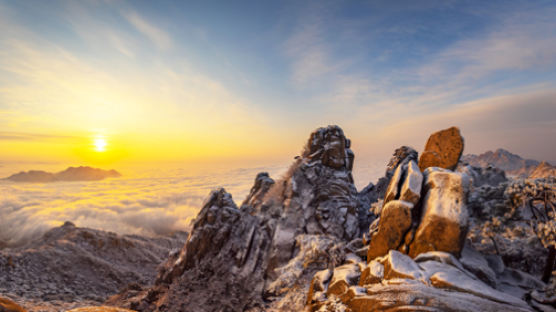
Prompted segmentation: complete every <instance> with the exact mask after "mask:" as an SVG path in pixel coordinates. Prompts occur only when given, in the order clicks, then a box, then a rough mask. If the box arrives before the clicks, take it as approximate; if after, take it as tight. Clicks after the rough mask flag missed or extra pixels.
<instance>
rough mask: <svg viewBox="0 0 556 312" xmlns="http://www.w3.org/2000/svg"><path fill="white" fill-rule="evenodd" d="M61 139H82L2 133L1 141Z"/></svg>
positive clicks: (67, 136)
mask: <svg viewBox="0 0 556 312" xmlns="http://www.w3.org/2000/svg"><path fill="white" fill-rule="evenodd" d="M60 139H63V140H79V139H82V138H80V137H77V136H70V135H56V134H42V133H24V132H10V131H0V140H15V141H39V140H40V141H42V140H60Z"/></svg>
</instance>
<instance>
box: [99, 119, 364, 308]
mask: <svg viewBox="0 0 556 312" xmlns="http://www.w3.org/2000/svg"><path fill="white" fill-rule="evenodd" d="M349 147H350V141H349V140H348V139H347V138H346V137H345V136H344V133H343V131H342V130H341V129H340V128H339V127H338V126H328V127H325V128H319V129H317V130H316V131H315V132H313V133H312V134H311V136H310V138H309V140H308V142H307V144H306V146H305V148H304V150H303V153H302V155H301V157H297V158H296V161H295V162H294V163H293V164H292V166H291V167H290V169H289V171H288V172H287V173H286V175H285V176H284V178H282V179H280V180H278V181H274V180H272V179H271V178H270V177H269V176H268V175H267V174H264V173H261V174H259V175H258V176H257V178H256V179H255V185H254V186H253V188H252V189H251V192H250V194H249V195H248V197H247V199H246V200H245V201H244V202H243V204H242V206H241V208H238V207H237V206H236V204H235V203H234V201H233V200H232V197H231V195H230V194H228V193H226V191H225V190H224V189H220V190H216V191H214V192H212V193H211V195H210V196H209V199H208V200H207V201H206V202H205V204H204V205H203V208H202V209H201V211H200V212H199V215H198V216H197V218H196V219H195V221H194V224H193V229H192V232H191V234H190V236H189V238H188V240H187V242H186V244H185V246H184V247H183V248H182V250H181V251H180V253H179V254H176V255H174V256H173V257H172V258H171V259H170V260H169V261H168V262H167V263H166V264H165V265H164V267H163V268H162V269H161V270H160V271H159V273H158V277H157V280H156V282H155V284H154V285H153V286H152V287H150V288H147V289H143V290H141V291H136V290H127V291H125V292H124V293H121V294H120V295H119V296H116V297H114V298H112V299H111V300H110V301H109V303H117V304H120V305H123V306H125V307H128V308H131V309H135V310H138V311H153V310H157V311H183V310H184V309H186V307H187V309H190V310H195V311H214V310H227V309H228V310H231V311H243V310H246V309H255V310H264V309H267V308H272V307H275V308H276V307H282V308H284V306H282V304H286V305H289V308H290V309H294V310H295V309H302V308H303V305H304V303H305V294H304V292H302V293H301V295H299V294H298V296H295V295H292V293H291V292H290V290H291V289H292V288H296V287H305V286H306V285H308V283H309V281H310V279H311V278H312V274H313V273H314V272H315V271H317V270H319V269H324V268H326V267H328V266H329V265H330V264H331V263H337V262H341V261H343V257H344V255H345V249H347V250H350V251H355V250H356V249H357V248H360V247H362V245H357V244H358V243H357V241H355V242H354V243H353V244H352V245H350V246H344V247H342V248H340V247H337V246H341V244H340V243H339V242H341V241H348V242H349V241H351V240H353V239H356V238H357V237H359V235H360V222H365V223H366V224H368V223H369V222H370V221H369V220H367V217H368V213H367V211H366V210H368V207H363V208H362V207H361V202H360V201H359V199H358V194H357V190H356V189H355V186H354V185H353V178H352V176H351V169H352V167H353V161H354V157H353V152H351V150H350V149H349ZM360 214H361V215H362V216H360ZM321 248H322V249H321ZM287 296H293V297H288V299H285V300H286V301H283V299H284V298H285V297H287ZM284 302H286V303H284ZM216 307H219V308H216ZM295 307H297V308H295Z"/></svg>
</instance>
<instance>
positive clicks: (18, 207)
mask: <svg viewBox="0 0 556 312" xmlns="http://www.w3.org/2000/svg"><path fill="white" fill-rule="evenodd" d="M287 167H288V165H275V166H265V167H253V168H235V169H229V168H228V169H217V168H205V169H202V170H200V169H198V168H197V169H196V170H192V169H185V168H166V169H159V168H156V169H155V168H150V169H146V168H142V169H135V170H128V171H126V170H121V173H122V177H121V178H112V179H106V180H102V181H92V182H53V183H15V182H10V181H6V180H0V243H3V244H8V245H12V246H13V245H21V244H23V243H25V242H27V241H29V240H31V239H35V238H37V237H40V236H41V235H42V234H43V233H44V232H46V231H47V230H49V229H50V228H52V227H55V226H60V225H62V224H63V223H64V222H65V221H71V222H73V223H75V224H76V225H77V226H80V227H90V228H95V229H101V230H106V231H112V232H116V233H120V234H140V235H149V236H153V235H166V234H170V233H172V232H174V231H183V230H187V229H188V227H189V224H190V221H191V220H192V219H193V218H195V216H196V215H197V213H198V211H199V209H200V208H201V207H202V204H203V201H204V199H205V198H206V197H207V196H208V194H209V193H210V191H211V190H213V189H215V188H218V187H224V188H225V189H226V190H227V191H228V192H230V193H231V194H232V196H233V198H234V200H235V202H236V203H237V204H238V205H240V204H241V202H242V201H243V200H244V199H245V197H246V196H247V194H248V193H249V190H250V188H251V187H252V185H253V182H254V179H255V176H256V175H257V173H258V172H261V171H267V172H269V174H270V175H271V177H273V178H274V179H277V178H279V177H280V176H281V174H282V173H284V172H285V171H286V169H287ZM28 169H35V168H28ZM59 169H60V170H61V169H64V168H59ZM356 169H357V168H356ZM9 170H10V168H9V167H6V166H3V168H2V170H0V173H4V176H5V172H8V171H9ZM359 171H360V172H361V174H357V172H354V177H355V180H356V185H357V188H358V189H361V188H363V187H364V186H365V185H367V184H368V183H369V182H370V181H373V182H374V181H376V179H374V178H375V177H378V176H380V173H381V171H383V169H382V170H377V169H372V168H370V167H368V166H367V167H364V168H359ZM11 173H14V172H13V171H12V172H11ZM371 179H373V180H371Z"/></svg>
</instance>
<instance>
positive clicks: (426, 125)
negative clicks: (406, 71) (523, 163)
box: [354, 86, 556, 161]
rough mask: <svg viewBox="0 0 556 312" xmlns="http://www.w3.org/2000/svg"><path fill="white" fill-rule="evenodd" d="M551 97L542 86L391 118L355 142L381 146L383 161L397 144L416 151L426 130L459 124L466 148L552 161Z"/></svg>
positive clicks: (555, 94)
mask: <svg viewBox="0 0 556 312" xmlns="http://www.w3.org/2000/svg"><path fill="white" fill-rule="evenodd" d="M555 99H556V91H554V89H553V88H546V86H539V87H538V88H536V89H532V90H525V91H521V92H518V93H512V94H505V95H501V96H493V97H486V98H481V99H479V100H474V101H469V102H465V103H462V104H460V105H456V106H453V107H448V108H443V109H438V110H436V111H433V112H430V111H429V112H423V113H420V114H414V115H412V116H410V117H406V118H400V119H398V120H394V121H392V122H390V123H389V124H386V125H381V126H379V127H376V128H375V129H374V130H373V131H369V132H368V133H367V134H364V135H358V136H357V138H356V139H355V140H354V141H355V142H358V141H363V142H368V143H367V145H366V146H364V147H362V148H361V151H360V152H361V153H360V154H369V153H370V151H379V152H378V154H380V158H382V159H385V160H386V159H387V157H389V154H388V152H391V151H393V150H394V149H395V148H397V147H399V146H401V145H410V146H413V147H414V148H416V149H417V150H418V151H420V150H422V148H423V147H424V145H425V142H426V140H427V138H428V135H429V134H430V133H432V132H434V131H437V130H440V129H444V128H447V127H450V126H458V127H460V129H461V131H462V135H463V136H464V137H465V151H464V153H482V152H485V151H487V150H495V149H496V148H499V147H502V148H506V149H508V150H510V151H512V152H514V153H517V154H519V155H521V156H523V157H526V158H533V159H538V160H547V161H553V160H556V150H554V146H556V118H555V117H554V116H556V100H555ZM356 123H357V122H356ZM356 144H357V143H354V145H356ZM365 149H366V150H365ZM356 152H357V151H356ZM375 154H377V153H375ZM356 155H357V154H356Z"/></svg>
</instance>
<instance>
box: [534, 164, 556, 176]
mask: <svg viewBox="0 0 556 312" xmlns="http://www.w3.org/2000/svg"><path fill="white" fill-rule="evenodd" d="M554 176H556V167H554V166H553V165H551V164H549V163H547V162H546V161H543V162H541V163H540V164H539V165H538V166H537V167H536V168H535V169H534V170H533V171H532V172H531V174H530V175H529V178H530V179H545V178H549V177H554Z"/></svg>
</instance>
